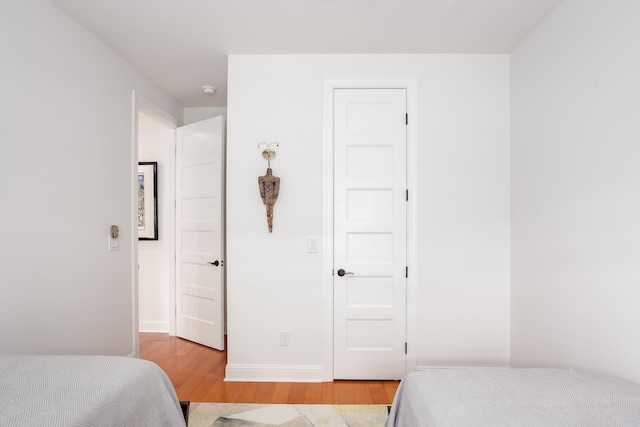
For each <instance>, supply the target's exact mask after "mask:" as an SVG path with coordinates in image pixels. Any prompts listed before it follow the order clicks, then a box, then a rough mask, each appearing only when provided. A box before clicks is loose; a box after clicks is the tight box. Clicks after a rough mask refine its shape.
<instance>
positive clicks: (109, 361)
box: [0, 355, 185, 427]
mask: <svg viewBox="0 0 640 427" xmlns="http://www.w3.org/2000/svg"><path fill="white" fill-rule="evenodd" d="M184 425H185V420H184V418H183V413H182V409H181V407H180V402H179V401H178V398H177V396H176V393H175V390H174V388H173V385H172V384H171V382H170V381H169V378H168V377H167V376H166V374H165V373H164V371H162V369H160V367H159V366H158V365H156V364H155V363H153V362H149V361H146V360H140V359H133V358H127V357H115V356H40V355H0V426H29V427H32V426H83V427H87V426H109V427H112V426H136V427H137V426H154V427H158V426H183V427H184Z"/></svg>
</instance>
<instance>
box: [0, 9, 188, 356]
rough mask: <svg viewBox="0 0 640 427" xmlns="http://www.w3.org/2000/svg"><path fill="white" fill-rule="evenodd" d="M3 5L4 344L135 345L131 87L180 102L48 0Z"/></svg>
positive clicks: (123, 349)
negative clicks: (116, 239)
mask: <svg viewBox="0 0 640 427" xmlns="http://www.w3.org/2000/svg"><path fill="white" fill-rule="evenodd" d="M0 10H1V13H0V28H2V34H3V36H2V37H0V51H1V52H2V68H1V71H0V73H1V74H0V76H1V78H0V92H1V93H2V103H0V128H1V129H2V135H3V136H2V138H3V140H2V144H1V145H0V171H1V178H0V200H1V201H2V202H1V203H2V209H0V223H2V224H3V231H2V233H1V234H2V239H0V258H1V259H2V263H0V277H1V278H2V285H1V287H2V298H0V323H1V324H2V325H4V326H3V328H2V333H1V334H2V335H1V338H0V352H35V353H85V354H98V353H99V354H114V355H130V354H133V353H134V352H135V348H134V347H135V343H134V331H135V329H136V327H137V325H135V324H134V310H133V301H134V298H133V283H132V282H133V279H132V277H133V274H132V264H133V261H132V259H133V252H132V250H133V245H134V241H133V234H134V233H133V230H132V223H133V221H132V219H133V216H132V213H133V212H134V205H133V191H132V183H133V182H134V175H133V172H134V168H133V154H134V153H133V149H132V135H133V129H132V126H133V124H132V122H133V111H132V110H133V108H132V104H133V103H132V90H134V89H135V90H136V91H138V92H139V93H142V94H144V95H145V96H146V97H147V98H148V99H150V100H152V101H153V102H155V103H157V104H158V105H160V106H161V107H162V108H164V109H165V110H166V111H168V112H170V113H171V114H174V115H175V116H176V117H180V115H181V114H182V111H181V108H180V106H179V105H178V104H177V103H176V102H175V101H174V100H173V99H172V98H170V97H169V96H168V95H166V94H165V93H164V92H163V91H161V90H160V89H158V88H157V87H156V86H154V85H152V84H151V83H150V82H149V81H148V80H147V79H146V78H144V77H143V76H142V75H141V74H139V73H138V72H137V71H136V70H134V69H133V68H132V67H130V66H129V65H128V64H126V63H125V62H124V61H123V60H122V59H121V58H120V57H118V56H116V55H115V54H114V53H113V52H112V51H110V50H109V49H108V48H106V47H105V46H104V45H103V44H101V43H100V42H98V41H97V40H96V39H95V38H94V37H92V36H91V35H89V34H88V33H87V32H86V31H85V30H84V29H83V28H81V27H80V26H79V25H77V24H76V23H75V22H74V21H72V20H71V19H70V18H69V17H67V16H66V15H64V14H63V13H62V12H61V11H60V10H59V9H57V8H56V7H55V6H53V5H52V4H51V3H50V2H49V1H47V0H31V1H28V2H3V4H2V6H0ZM112 224H116V225H118V226H119V227H120V236H121V239H120V240H121V241H120V244H121V249H120V251H118V252H111V253H110V252H108V251H107V247H108V235H109V227H110V225H112Z"/></svg>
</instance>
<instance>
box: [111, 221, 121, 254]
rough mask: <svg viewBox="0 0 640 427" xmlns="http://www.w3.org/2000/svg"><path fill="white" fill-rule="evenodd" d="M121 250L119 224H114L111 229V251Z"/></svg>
mask: <svg viewBox="0 0 640 427" xmlns="http://www.w3.org/2000/svg"><path fill="white" fill-rule="evenodd" d="M119 250H120V229H119V228H118V226H117V225H112V226H111V229H110V230H109V252H113V251H119Z"/></svg>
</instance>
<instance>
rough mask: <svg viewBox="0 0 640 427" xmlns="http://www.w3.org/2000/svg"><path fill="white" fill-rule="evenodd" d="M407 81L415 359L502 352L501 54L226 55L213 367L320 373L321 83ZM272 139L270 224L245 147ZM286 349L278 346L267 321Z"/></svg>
mask: <svg viewBox="0 0 640 427" xmlns="http://www.w3.org/2000/svg"><path fill="white" fill-rule="evenodd" d="M383 79H386V80H395V81H397V80H412V81H415V82H417V88H418V92H417V94H414V95H417V97H418V102H417V104H418V117H414V118H412V120H418V121H419V124H418V126H417V128H418V140H417V142H418V146H419V152H418V156H419V161H418V163H419V171H418V175H419V176H418V180H419V189H418V190H419V194H417V197H418V198H419V201H420V202H419V215H420V217H419V235H418V247H419V257H420V258H419V262H418V265H415V266H413V265H412V266H410V268H411V269H412V270H411V271H412V274H416V275H417V277H418V279H417V280H418V283H419V289H418V299H419V302H418V303H419V312H418V313H417V319H414V321H416V320H417V323H418V326H417V327H418V336H419V338H418V342H417V343H415V342H410V343H409V345H417V346H418V361H417V362H418V365H419V366H433V365H446V366H454V365H506V364H508V357H509V262H510V260H509V240H510V235H509V204H510V201H509V57H508V56H507V55H298V56H240V55H232V56H231V57H230V58H229V92H228V134H227V135H228V144H227V240H228V244H227V263H226V266H227V288H228V294H227V301H228V330H229V336H228V340H229V351H228V362H229V365H228V368H227V376H228V378H231V379H237V378H239V377H242V376H245V377H253V378H257V377H260V378H278V379H291V378H294V377H295V376H296V375H298V374H300V375H301V376H304V375H306V372H317V371H318V370H322V369H323V351H324V348H323V340H324V334H325V333H327V331H324V330H323V328H324V326H325V322H324V319H323V314H324V313H325V311H326V308H325V303H326V304H331V302H325V301H323V274H324V273H323V267H322V252H323V245H320V246H321V247H320V248H319V249H320V250H319V252H318V253H317V254H309V253H307V252H306V239H307V238H308V237H319V238H322V236H323V235H324V232H325V231H324V230H323V185H324V183H323V141H324V140H323V112H324V106H323V84H324V81H325V80H383ZM261 141H267V142H272V141H278V142H279V143H280V146H279V148H278V149H277V158H276V159H275V160H274V161H273V162H272V167H273V172H274V174H275V175H277V176H279V177H280V178H281V187H280V196H279V199H278V202H277V203H276V205H275V215H274V225H273V233H272V234H270V233H269V232H268V231H267V227H266V219H265V208H264V206H263V204H262V201H261V199H260V196H259V193H258V185H257V177H258V176H259V175H263V174H264V172H265V169H266V162H265V161H264V159H262V157H261V156H260V152H261V150H260V149H258V148H257V144H258V143H259V142H261ZM281 330H289V331H291V346H290V347H280V346H279V331H281Z"/></svg>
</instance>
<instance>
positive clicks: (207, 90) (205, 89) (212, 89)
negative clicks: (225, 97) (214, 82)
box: [202, 86, 216, 95]
mask: <svg viewBox="0 0 640 427" xmlns="http://www.w3.org/2000/svg"><path fill="white" fill-rule="evenodd" d="M202 91H203V92H204V93H206V94H207V95H213V94H214V93H215V91H216V88H215V87H213V86H202Z"/></svg>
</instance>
